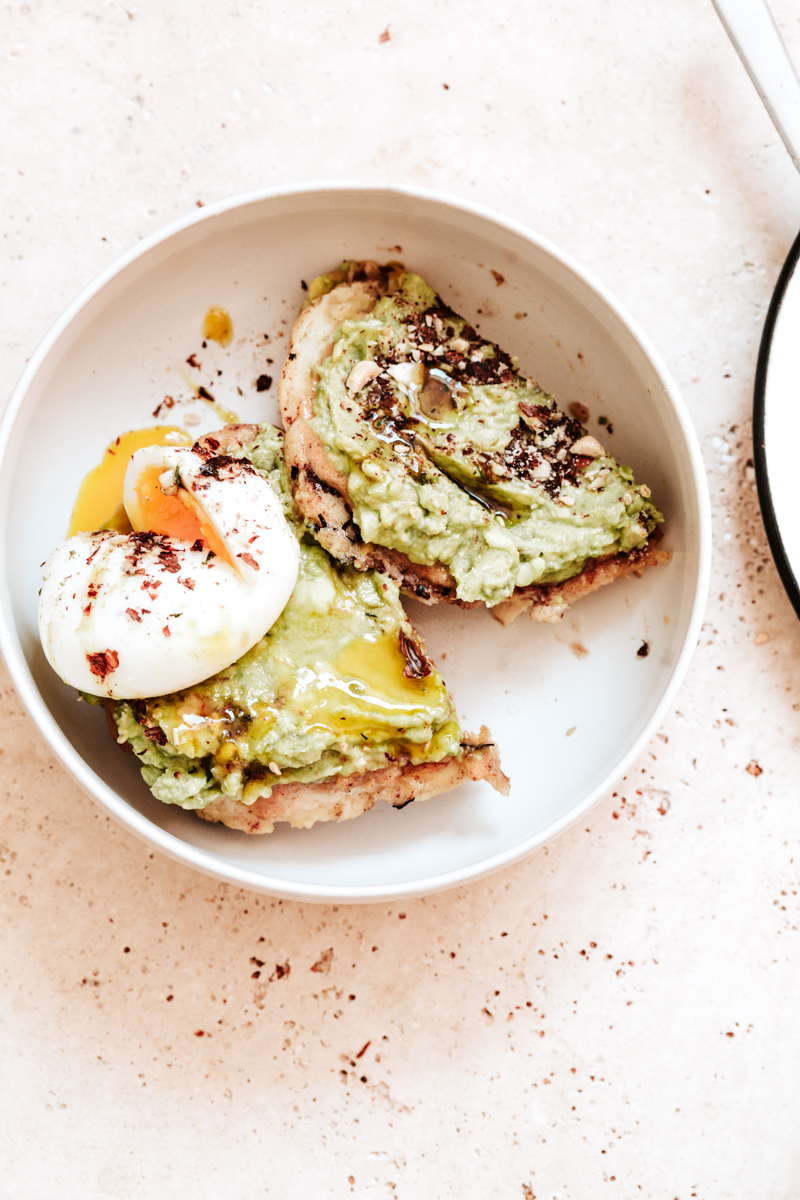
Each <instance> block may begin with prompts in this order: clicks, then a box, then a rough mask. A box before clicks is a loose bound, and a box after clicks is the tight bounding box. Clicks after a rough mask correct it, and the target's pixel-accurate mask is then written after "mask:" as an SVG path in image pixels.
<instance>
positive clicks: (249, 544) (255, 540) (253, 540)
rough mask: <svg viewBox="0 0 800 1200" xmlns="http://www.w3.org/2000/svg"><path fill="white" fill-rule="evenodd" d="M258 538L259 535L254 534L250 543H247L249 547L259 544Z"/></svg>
mask: <svg viewBox="0 0 800 1200" xmlns="http://www.w3.org/2000/svg"><path fill="white" fill-rule="evenodd" d="M258 537H259V535H258V534H257V533H254V534H253V536H252V537H251V538H250V539H249V541H248V543H247V544H248V546H252V544H253V542H257V541H258Z"/></svg>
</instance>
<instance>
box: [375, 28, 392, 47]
mask: <svg viewBox="0 0 800 1200" xmlns="http://www.w3.org/2000/svg"><path fill="white" fill-rule="evenodd" d="M378 41H379V42H380V43H381V44H383V42H388V41H391V36H390V34H389V26H388V25H387V26H386V28H385V29H384V31H383V33H382V34H381V35H380V37H379V38H378Z"/></svg>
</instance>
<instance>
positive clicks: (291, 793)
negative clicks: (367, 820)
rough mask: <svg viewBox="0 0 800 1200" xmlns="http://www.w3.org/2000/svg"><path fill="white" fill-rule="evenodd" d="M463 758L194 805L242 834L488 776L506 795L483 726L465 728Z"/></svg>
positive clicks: (299, 824) (397, 802)
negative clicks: (244, 800) (247, 799)
mask: <svg viewBox="0 0 800 1200" xmlns="http://www.w3.org/2000/svg"><path fill="white" fill-rule="evenodd" d="M461 745H462V748H463V751H464V753H463V756H462V757H461V758H446V759H443V760H442V762H437V763H420V764H419V765H417V766H414V765H413V764H412V763H408V762H406V763H401V762H397V763H392V764H391V765H390V766H388V767H384V768H382V769H381V770H380V771H371V772H367V773H362V774H359V775H347V776H343V775H336V776H334V778H333V779H327V780H325V781H324V782H323V783H279V784H276V785H275V786H274V787H273V789H272V794H271V795H270V796H261V797H259V798H258V800H256V801H255V802H254V803H253V804H250V805H247V804H242V803H241V802H239V801H237V800H232V799H230V798H229V797H227V796H223V797H221V798H220V799H219V800H213V801H212V802H211V804H208V805H206V807H205V808H201V809H198V810H197V816H198V817H201V818H202V819H203V820H204V821H216V822H220V823H222V824H223V825H227V826H228V827H229V828H230V829H240V830H242V831H243V832H244V833H272V831H273V829H274V827H275V822H276V821H286V822H288V823H289V824H290V825H293V826H294V827H295V828H302V829H306V828H308V827H309V826H310V825H314V824H315V823H316V822H317V821H349V820H351V819H352V818H353V817H359V816H361V814H362V813H365V812H368V811H369V809H371V808H372V807H373V805H374V804H375V801H376V800H384V801H386V803H387V804H391V805H392V807H393V808H403V807H404V806H405V805H406V804H410V803H411V801H412V800H430V798H431V797H432V796H439V795H441V793H442V792H449V791H452V789H453V788H455V787H458V786H459V784H461V783H468V782H470V781H471V782H477V781H478V780H481V779H483V780H486V782H487V783H489V784H491V786H492V787H493V788H494V789H495V791H496V792H500V794H501V795H503V796H507V795H508V792H509V781H508V779H507V777H506V776H505V775H504V774H503V771H502V770H501V767H500V755H499V754H498V752H497V747H496V746H495V744H494V743H493V742H492V740H491V734H490V733H489V730H488V729H487V728H486V726H485V725H484V726H483V727H482V728H481V730H480V733H479V734H478V735H477V737H476V736H475V735H474V734H470V733H467V734H465V735H464V740H463V741H462V743H461Z"/></svg>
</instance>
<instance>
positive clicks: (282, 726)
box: [115, 425, 462, 809]
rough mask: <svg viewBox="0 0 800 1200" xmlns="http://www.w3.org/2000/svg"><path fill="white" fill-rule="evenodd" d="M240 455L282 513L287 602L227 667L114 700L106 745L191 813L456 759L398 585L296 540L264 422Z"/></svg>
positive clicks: (441, 703)
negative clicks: (292, 571)
mask: <svg viewBox="0 0 800 1200" xmlns="http://www.w3.org/2000/svg"><path fill="white" fill-rule="evenodd" d="M247 457H248V458H249V459H250V461H251V462H252V463H253V464H254V466H255V467H256V468H257V469H258V470H259V471H261V472H262V474H264V475H265V476H266V478H267V479H268V480H269V481H270V483H271V484H272V486H273V488H274V489H275V491H276V493H277V494H278V495H279V496H280V498H281V501H282V503H283V505H284V511H285V513H286V516H287V519H288V520H289V521H290V523H291V524H292V526H293V528H294V529H295V531H296V533H297V536H298V539H299V541H300V546H301V562H300V575H299V578H298V581H297V585H296V587H295V590H294V592H293V594H292V597H291V599H290V601H289V603H288V605H287V606H286V608H285V609H284V611H283V613H282V615H281V616H280V617H279V619H278V621H277V622H276V624H275V625H273V626H272V628H271V629H270V630H269V632H268V633H267V634H266V636H265V637H264V638H263V639H262V640H261V641H260V642H259V643H258V644H257V645H256V646H254V647H253V648H252V650H250V651H249V652H248V653H247V654H245V655H244V657H243V658H241V659H240V660H239V661H238V662H236V663H234V664H233V665H232V666H231V667H229V668H228V669H227V670H225V671H221V672H220V673H219V674H218V675H214V676H213V677H212V678H211V679H207V680H206V681H205V682H204V683H201V684H198V685H197V686H196V687H192V688H188V689H187V690H186V691H183V692H179V693H176V694H174V695H169V696H160V697H157V698H156V699H152V700H140V701H139V700H137V701H122V702H120V703H119V704H117V706H116V709H115V719H116V722H117V727H118V736H119V740H120V741H121V742H127V743H128V744H129V745H130V747H131V748H132V750H133V752H134V753H135V754H136V755H137V756H138V758H139V760H140V762H141V764H142V775H143V776H144V779H145V781H146V782H147V783H148V784H149V786H150V788H151V790H152V792H153V794H154V795H155V796H156V797H157V798H158V799H159V800H162V801H164V802H165V803H167V804H178V805H180V806H181V807H183V808H190V809H195V808H203V807H204V806H205V805H207V804H209V803H210V802H211V801H212V800H215V799H216V798H218V797H219V796H222V795H225V796H231V797H233V798H235V799H236V800H239V801H241V802H243V803H244V804H252V803H253V802H254V801H255V800H256V799H257V798H258V797H259V796H269V795H270V792H271V787H272V785H274V784H276V783H278V782H280V783H288V782H304V783H308V782H312V781H319V780H324V779H326V778H329V777H331V776H334V775H351V774H353V773H355V772H363V771H372V770H377V769H379V768H381V767H385V766H387V765H388V763H390V762H394V761H396V760H397V759H398V757H402V759H403V760H404V761H409V762H412V763H421V762H439V761H441V760H442V759H443V758H449V757H459V756H460V755H461V753H462V751H461V748H460V744H459V738H460V730H459V725H458V721H457V719H456V714H455V710H454V707H453V703H452V700H451V698H450V696H449V695H448V692H447V689H446V688H445V685H444V683H443V681H442V679H441V677H440V676H439V675H438V673H437V672H436V671H435V670H434V669H433V667H432V666H431V664H430V663H429V662H428V660H427V659H426V657H425V653H424V651H423V650H422V648H421V646H420V645H419V643H418V641H417V639H416V636H415V634H414V630H413V629H412V627H411V625H410V624H409V623H408V621H407V619H406V616H405V613H404V612H403V608H402V606H401V604H400V599H399V594H398V589H397V586H396V585H395V584H394V583H393V582H392V581H391V580H389V579H387V578H386V577H385V576H383V575H379V574H377V573H376V572H363V573H362V572H359V571H355V570H353V569H351V568H349V567H341V566H339V564H336V563H334V562H333V561H332V560H331V559H330V558H329V556H328V555H327V554H326V553H325V551H324V550H322V549H321V548H320V547H319V546H318V545H316V544H315V543H314V542H313V540H312V539H311V537H310V536H309V535H308V533H307V532H305V531H304V528H303V525H302V523H301V520H300V517H299V515H298V513H297V511H296V509H295V508H294V504H293V501H292V499H291V492H290V489H289V486H288V481H287V479H286V474H285V471H284V467H283V458H282V444H281V434H280V433H279V432H278V431H277V430H276V429H274V428H273V427H272V426H270V425H262V426H261V427H260V432H259V435H258V437H257V438H256V440H255V441H254V442H252V443H250V444H249V445H248V446H247Z"/></svg>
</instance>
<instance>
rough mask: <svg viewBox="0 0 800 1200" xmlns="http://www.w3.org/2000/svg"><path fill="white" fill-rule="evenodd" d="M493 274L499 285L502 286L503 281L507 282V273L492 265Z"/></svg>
mask: <svg viewBox="0 0 800 1200" xmlns="http://www.w3.org/2000/svg"><path fill="white" fill-rule="evenodd" d="M492 275H493V276H494V281H495V284H496V285H497V287H500V284H501V283H505V281H506V277H505V275H501V274H500V272H499V271H495V269H494V267H492Z"/></svg>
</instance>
